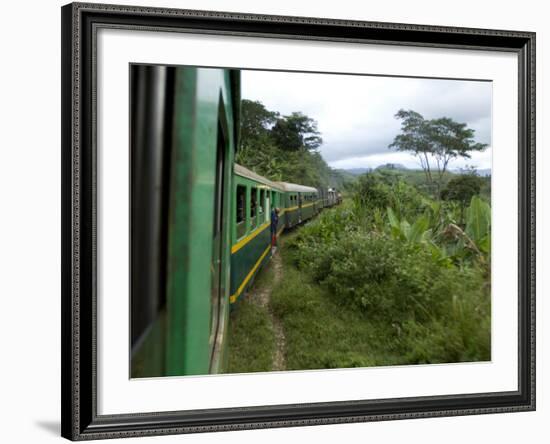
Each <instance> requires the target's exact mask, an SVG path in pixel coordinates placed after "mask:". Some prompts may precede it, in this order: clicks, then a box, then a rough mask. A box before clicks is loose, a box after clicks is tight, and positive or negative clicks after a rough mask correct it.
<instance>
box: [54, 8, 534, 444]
mask: <svg viewBox="0 0 550 444" xmlns="http://www.w3.org/2000/svg"><path fill="white" fill-rule="evenodd" d="M105 29H107V30H120V29H123V30H124V31H125V32H126V33H128V35H130V36H133V35H140V36H142V35H143V34H144V32H165V31H170V33H169V34H170V35H171V36H174V37H175V36H176V35H178V36H185V35H188V34H189V33H198V34H200V35H202V36H205V35H216V36H217V37H219V36H222V37H223V36H226V35H228V34H229V35H231V36H236V35H238V36H240V38H248V37H251V38H254V37H261V39H259V40H262V41H263V40H265V39H266V38H272V39H281V40H278V41H279V42H284V41H285V40H284V39H292V40H297V41H303V42H307V41H311V40H313V41H316V44H318V45H321V46H322V45H323V42H331V44H332V43H337V44H341V45H347V44H348V43H349V44H350V48H352V47H353V48H355V47H358V46H359V45H358V44H363V45H368V44H373V43H375V44H378V45H380V44H382V50H383V48H384V46H383V45H384V44H387V45H394V46H396V47H399V48H401V49H405V50H409V49H410V48H418V47H424V48H436V49H438V53H439V52H441V51H446V50H456V49H458V50H460V52H461V53H464V52H468V51H475V52H476V54H479V56H480V57H483V52H486V51H489V52H492V53H495V54H500V53H502V52H507V53H509V54H512V55H513V57H514V60H515V61H517V65H518V66H517V68H518V69H517V70H516V71H515V72H516V74H517V83H515V87H514V88H516V87H517V100H518V101H517V103H518V106H517V107H515V108H517V110H518V113H517V116H518V118H517V125H518V137H517V139H514V140H517V157H516V155H515V153H511V156H513V157H515V158H517V159H518V184H517V185H518V186H517V193H518V194H517V198H518V211H517V214H518V227H519V228H518V233H516V234H517V235H515V236H514V235H513V236H510V238H511V239H517V245H518V257H517V260H518V282H519V285H518V288H517V298H518V304H517V310H518V330H517V344H518V347H517V360H518V365H517V389H514V390H505V391H493V392H491V391H483V390H480V391H479V392H475V393H466V394H463V393H459V394H454V395H440V394H436V395H426V396H421V397H419V396H412V397H406V396H395V397H388V398H385V399H357V398H356V397H354V398H353V399H349V400H339V401H333V400H330V399H329V400H326V401H321V402H317V401H315V402H300V401H294V402H291V403H286V404H275V405H273V404H271V405H268V404H270V403H269V402H266V403H265V404H264V405H262V403H261V402H259V403H255V404H250V405H247V404H242V405H232V406H231V407H230V408H227V407H220V406H216V405H215V404H212V405H210V406H209V407H208V408H198V409H197V408H193V409H186V408H181V409H178V408H172V409H170V410H159V411H155V409H154V408H152V409H144V410H140V411H137V412H133V413H124V411H125V410H121V411H119V412H116V413H112V414H103V413H101V412H100V411H99V408H98V406H99V405H101V404H102V399H101V397H102V396H104V395H105V392H103V391H102V386H101V385H100V384H99V383H98V369H99V367H98V360H97V359H98V350H99V348H100V347H101V346H102V345H101V343H99V342H98V323H101V312H100V311H99V310H98V306H97V301H98V299H97V283H98V274H97V265H98V257H100V258H101V257H102V256H101V253H102V249H104V248H105V245H103V244H102V243H101V242H99V241H98V242H96V240H97V239H98V237H97V233H98V230H97V226H98V220H99V217H101V211H102V209H101V207H98V204H97V200H98V186H99V185H98V183H99V184H101V182H100V181H101V180H102V173H103V172H104V171H103V170H101V169H102V168H104V164H102V163H101V162H97V160H98V159H97V155H98V144H99V143H100V142H98V141H99V140H100V138H99V137H97V124H98V122H99V121H100V119H98V109H99V108H101V103H99V102H100V101H101V100H104V97H103V96H102V92H101V90H100V86H98V85H99V84H98V82H97V78H98V77H97V75H98V65H97V61H98V60H99V59H100V57H98V54H99V56H101V54H100V53H101V51H102V50H103V49H102V47H101V46H100V45H98V35H99V34H100V32H101V31H102V30H105ZM144 30H145V31H144ZM61 34H62V48H61V54H62V69H61V74H62V96H61V103H62V119H61V120H62V128H61V134H62V168H61V170H62V244H61V250H62V267H61V268H62V275H61V281H62V285H61V288H62V313H61V317H62V326H61V327H62V335H61V337H62V361H61V371H62V383H61V398H62V412H61V413H62V415H61V433H62V435H63V436H64V437H66V438H68V439H72V440H88V439H101V438H120V437H135V436H146V435H165V434H172V433H193V432H206V431H223V430H240V429H246V428H250V429H251V428H266V427H280V426H303V425H316V424H329V423H344V422H357V421H374V420H390V419H410V418H425V417H439V416H455V415H471V414H485V413H501V412H516V411H530V410H534V409H535V364H536V363H535V333H536V331H535V222H534V221H535V176H534V171H535V116H536V110H535V94H536V90H535V34H534V33H532V32H521V31H503V30H490V29H468V28H453V27H437V26H426V25H411V24H395V23H370V22H359V21H351V20H345V21H341V20H335V19H323V18H304V17H283V16H267V15H262V16H256V15H252V14H238V13H217V12H208V11H187V10H176V9H162V8H147V7H143V6H139V7H132V6H117V5H100V4H96V5H94V4H79V3H73V4H69V5H66V6H64V7H63V8H62V29H61ZM205 38H206V37H205ZM299 43H300V42H299ZM352 45H354V46H352ZM103 48H104V47H103ZM201 48H202V47H201ZM143 50H145V49H143ZM480 50H481V51H480ZM327 59H328V58H327ZM213 64H214V65H215V63H213ZM107 80H108V79H107ZM104 81H106V79H104ZM121 90H124V88H121ZM515 91H516V89H514V94H515ZM121 94H122V93H121ZM105 108H108V107H104V108H103V109H105ZM121 119H122V116H121ZM496 130H497V131H498V130H499V128H496ZM126 131H127V130H126ZM125 148H126V147H122V149H123V150H124V149H125ZM108 191H109V190H107V192H108ZM321 195H322V197H323V198H324V199H327V198H328V193H326V191H325V190H323V192H322V194H321ZM283 196H285V197H286V196H287V194H286V193H282V194H281V198H283ZM286 203H290V201H289V200H286ZM120 204H121V203H119V205H120ZM122 205H124V203H122ZM247 205H248V200H247ZM246 211H247V213H248V211H249V209H248V208H247V209H246ZM247 228H248V227H247ZM120 279H121V280H122V281H128V280H129V279H128V276H127V275H124V276H120ZM510 291H515V290H514V289H510ZM98 318H99V319H98ZM121 334H122V333H121ZM127 334H128V336H129V332H127ZM111 339H113V338H106V340H107V341H110V340H111ZM128 342H129V341H128ZM354 371H355V369H354ZM322 373H323V372H320V373H316V375H321V374H322ZM349 374H351V373H349ZM255 377H260V376H259V375H258V376H255ZM217 378H220V379H216V381H221V380H223V378H225V377H223V376H219V377H217ZM199 379H200V378H199ZM237 380H238V378H236V377H235V376H232V379H231V384H234V383H236V382H237ZM210 381H213V383H214V379H210ZM182 383H183V382H182ZM228 384H230V383H229V382H228ZM220 387H221V386H220ZM317 388H318V389H321V388H322V387H317ZM220 392H223V390H221V389H220ZM257 392H258V393H260V394H261V393H262V392H263V391H262V390H258V391H257ZM151 396H154V395H151ZM190 396H192V395H190ZM201 399H202V397H201ZM178 401H180V402H183V401H184V400H182V399H181V398H178ZM266 401H267V400H266ZM251 405H255V407H251Z"/></svg>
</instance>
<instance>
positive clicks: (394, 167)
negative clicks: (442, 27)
mask: <svg viewBox="0 0 550 444" xmlns="http://www.w3.org/2000/svg"><path fill="white" fill-rule="evenodd" d="M374 170H401V171H406V170H408V168H407V167H406V166H405V165H401V164H400V163H385V164H383V165H378V166H377V167H376V168H346V169H342V170H339V171H344V172H346V173H349V174H353V175H354V176H359V175H361V174H365V173H370V172H371V171H374Z"/></svg>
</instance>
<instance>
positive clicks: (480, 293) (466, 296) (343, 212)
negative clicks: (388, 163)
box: [289, 171, 491, 363]
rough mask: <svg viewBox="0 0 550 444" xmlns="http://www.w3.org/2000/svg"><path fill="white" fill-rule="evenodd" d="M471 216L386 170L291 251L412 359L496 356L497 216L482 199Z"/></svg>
mask: <svg viewBox="0 0 550 444" xmlns="http://www.w3.org/2000/svg"><path fill="white" fill-rule="evenodd" d="M461 212H462V211H461V208H460V204H459V203H457V202H454V201H453V200H450V201H437V200H434V199H432V198H431V197H429V196H428V195H426V194H423V193H422V192H420V191H418V189H417V188H416V187H414V186H412V185H411V184H409V183H407V182H406V181H404V180H403V178H402V177H401V176H399V175H398V174H388V172H384V171H376V172H373V173H369V174H365V175H363V176H361V177H360V178H359V180H358V181H357V183H356V184H355V188H354V192H353V193H352V199H349V200H348V201H347V202H346V203H345V204H344V205H342V206H341V207H338V208H335V209H332V210H329V211H325V212H323V213H322V214H321V215H320V216H319V217H318V218H317V219H316V220H315V221H312V222H311V223H309V224H308V225H307V226H305V227H304V228H302V229H301V231H300V232H299V233H298V234H297V236H295V238H294V239H293V240H292V242H291V245H290V246H289V247H290V249H291V251H292V257H293V259H294V261H295V263H296V264H297V266H298V267H299V268H300V269H301V270H303V271H304V272H306V273H308V274H309V275H310V276H311V278H312V279H313V280H314V281H315V282H317V283H319V284H320V285H321V286H322V287H324V288H325V289H326V290H327V291H328V292H329V293H330V294H331V295H332V298H333V299H334V300H335V301H336V302H337V303H338V304H340V305H341V306H342V307H348V308H350V309H353V310H357V311H359V312H361V313H363V316H364V317H365V320H366V322H367V321H368V322H375V323H377V324H379V326H380V327H379V328H378V329H377V331H380V332H384V333H383V334H384V337H382V336H381V337H379V338H377V340H380V341H385V342H387V343H388V347H389V348H391V349H392V350H393V352H398V353H399V354H401V355H402V356H404V357H405V358H404V359H405V361H404V363H417V362H456V361H467V360H487V359H490V278H489V276H490V214H491V210H490V207H489V204H488V203H487V202H486V201H485V200H484V199H481V198H480V197H479V196H478V195H477V194H474V195H472V196H471V198H470V201H469V203H468V205H467V207H466V208H465V209H464V213H465V215H464V217H463V218H464V222H462V220H461V219H462V215H461ZM388 331H389V332H390V334H389V335H388Z"/></svg>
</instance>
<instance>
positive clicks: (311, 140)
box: [271, 112, 323, 151]
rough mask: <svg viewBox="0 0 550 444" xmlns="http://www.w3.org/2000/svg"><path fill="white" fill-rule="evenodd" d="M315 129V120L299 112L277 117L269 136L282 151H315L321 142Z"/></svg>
mask: <svg viewBox="0 0 550 444" xmlns="http://www.w3.org/2000/svg"><path fill="white" fill-rule="evenodd" d="M320 134H321V133H320V132H319V130H318V129H317V122H316V121H315V120H313V119H312V118H311V117H308V116H306V115H304V114H302V113H300V112H293V113H292V114H291V115H290V116H283V117H280V118H278V119H277V122H276V123H275V125H274V127H273V129H272V130H271V136H272V138H273V141H274V143H275V145H277V147H278V148H279V149H281V150H283V151H299V150H306V151H315V150H316V149H317V148H319V147H320V146H321V144H322V143H323V139H322V138H321V136H320Z"/></svg>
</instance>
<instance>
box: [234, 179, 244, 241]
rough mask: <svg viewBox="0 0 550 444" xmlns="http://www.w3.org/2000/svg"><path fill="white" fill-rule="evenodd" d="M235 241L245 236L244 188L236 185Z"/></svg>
mask: <svg viewBox="0 0 550 444" xmlns="http://www.w3.org/2000/svg"><path fill="white" fill-rule="evenodd" d="M236 204H237V208H236V217H237V220H236V222H237V239H240V238H241V237H243V236H244V235H245V234H246V220H245V219H246V187H245V186H244V185H237V202H236Z"/></svg>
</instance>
